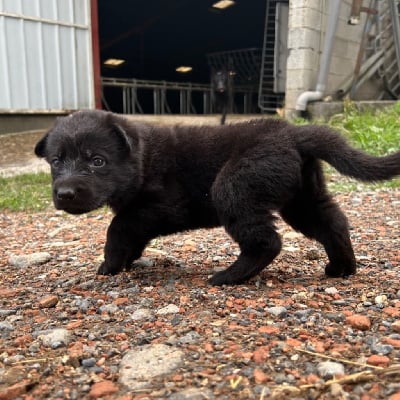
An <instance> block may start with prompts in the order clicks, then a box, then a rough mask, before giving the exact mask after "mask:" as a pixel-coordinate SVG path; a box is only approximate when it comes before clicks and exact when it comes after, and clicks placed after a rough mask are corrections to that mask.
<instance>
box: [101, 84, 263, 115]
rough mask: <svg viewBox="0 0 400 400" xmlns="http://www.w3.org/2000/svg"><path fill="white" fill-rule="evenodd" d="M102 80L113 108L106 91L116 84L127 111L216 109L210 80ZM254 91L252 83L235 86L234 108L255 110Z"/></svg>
mask: <svg viewBox="0 0 400 400" xmlns="http://www.w3.org/2000/svg"><path fill="white" fill-rule="evenodd" d="M101 81H102V88H103V99H102V100H103V103H104V105H105V106H106V108H108V109H110V110H111V108H112V107H110V106H109V101H108V99H107V95H106V93H105V92H106V88H114V89H117V90H118V92H120V93H119V94H118V95H119V96H120V98H121V99H120V100H121V102H122V112H123V113H124V114H149V113H153V114H201V113H202V114H210V113H213V112H214V109H215V107H214V105H213V104H212V102H211V86H210V85H208V84H198V83H186V82H169V81H151V80H141V79H123V78H105V77H103V78H102V80H101ZM255 94H256V93H255V91H254V89H253V88H252V87H246V86H235V104H236V107H235V109H234V112H237V113H244V114H248V113H251V112H254V110H253V109H252V108H253V105H252V98H253V96H254V95H255ZM194 96H196V99H194ZM172 97H173V100H172ZM194 100H195V101H194ZM150 103H151V104H150ZM177 105H178V107H176V106H177ZM149 110H151V111H149ZM112 111H115V110H112Z"/></svg>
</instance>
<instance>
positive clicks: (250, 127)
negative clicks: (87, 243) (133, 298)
mask: <svg viewBox="0 0 400 400" xmlns="http://www.w3.org/2000/svg"><path fill="white" fill-rule="evenodd" d="M35 152H36V154H37V155H38V156H39V157H46V159H47V161H48V162H49V163H50V164H51V166H52V167H51V169H52V177H53V199H54V204H55V206H56V208H58V209H63V210H65V211H67V212H69V213H74V214H79V213H84V212H88V211H91V210H94V209H96V208H98V207H100V206H102V205H104V204H108V205H109V206H111V208H112V209H113V211H114V212H115V217H114V219H113V220H112V222H111V225H110V227H109V229H108V233H107V243H106V246H105V261H104V263H103V264H102V265H101V266H100V268H99V271H98V273H99V274H117V273H118V272H120V271H121V270H123V268H125V267H128V266H129V265H130V264H131V263H132V262H133V261H134V260H135V259H137V258H139V257H140V256H141V254H142V251H143V249H144V248H145V246H146V244H147V243H148V242H149V240H151V239H152V238H154V237H156V236H159V235H168V234H171V233H174V232H179V231H183V230H188V229H196V228H201V227H206V228H207V227H215V226H221V225H222V226H224V227H225V229H226V231H227V232H228V233H229V234H230V235H231V237H232V238H233V239H234V240H235V241H236V242H238V244H239V246H240V250H241V253H240V255H239V257H238V259H237V260H236V261H235V262H234V263H233V264H232V265H231V266H230V267H229V268H227V269H226V270H225V271H222V272H218V273H217V274H215V275H214V276H213V277H212V278H211V280H210V282H211V283H212V284H214V285H222V284H237V283H242V282H244V281H246V280H247V279H249V278H251V277H253V276H255V275H256V274H258V273H259V272H260V271H261V270H262V269H263V268H265V267H266V266H267V265H268V264H270V263H271V261H272V260H273V259H274V258H275V257H276V256H277V255H278V254H279V252H280V250H281V239H280V237H279V235H278V233H277V232H276V230H275V226H274V216H273V212H274V211H277V212H279V213H280V214H281V215H282V217H283V219H284V220H285V221H286V222H287V223H288V224H290V225H291V226H292V227H293V228H294V229H296V230H298V231H300V232H302V233H303V234H304V235H305V236H307V237H309V238H314V239H316V240H318V241H319V242H321V243H322V244H323V245H324V247H325V249H326V252H327V254H328V258H329V264H328V265H327V267H326V274H327V275H329V276H346V275H350V274H354V273H355V272H356V263H355V257H354V253H353V249H352V245H351V242H350V237H349V231H348V225H347V220H346V217H345V216H344V214H343V213H342V211H341V210H340V209H339V207H338V205H337V204H336V203H335V202H334V201H333V200H332V197H331V196H330V195H329V193H328V192H327V190H326V186H325V180H324V176H323V173H322V169H321V163H320V159H321V160H325V161H327V162H328V163H330V164H331V165H333V166H334V167H335V168H336V169H337V170H338V171H340V172H341V173H343V174H345V175H349V176H352V177H354V178H357V179H360V180H364V181H375V180H384V179H390V178H392V177H394V176H396V175H399V174H400V152H397V153H394V154H392V155H389V156H386V157H373V156H370V155H367V154H365V153H363V152H361V151H359V150H355V149H353V148H351V147H349V146H348V145H347V144H346V142H345V141H344V140H343V138H342V137H341V136H340V135H338V134H337V133H335V132H333V131H332V130H331V129H329V128H327V127H323V126H301V127H295V126H292V125H290V124H289V123H287V122H285V121H283V120H278V119H260V120H255V121H250V122H246V123H239V124H234V125H228V126H215V127H212V126H207V127H205V126H189V127H188V126H176V127H171V128H170V127H153V126H149V125H142V124H138V123H135V122H130V121H128V120H126V119H124V118H123V117H121V116H118V115H115V114H112V113H106V112H102V111H84V112H77V113H74V114H72V115H71V116H69V117H64V118H60V119H59V120H58V121H57V122H56V123H55V125H54V127H53V128H52V129H51V130H50V131H49V132H48V133H47V134H46V136H45V137H44V138H43V139H42V140H41V141H40V142H39V143H38V144H37V145H36V148H35Z"/></svg>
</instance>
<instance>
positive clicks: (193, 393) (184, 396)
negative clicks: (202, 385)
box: [168, 388, 215, 400]
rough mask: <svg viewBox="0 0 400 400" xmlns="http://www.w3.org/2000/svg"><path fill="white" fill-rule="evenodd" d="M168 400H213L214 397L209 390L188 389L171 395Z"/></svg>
mask: <svg viewBox="0 0 400 400" xmlns="http://www.w3.org/2000/svg"><path fill="white" fill-rule="evenodd" d="M168 399H169V400H205V399H208V400H214V399H215V396H214V394H213V392H212V391H211V390H209V389H197V388H189V389H185V390H182V391H181V392H177V393H173V394H172V395H171V396H169V397H168Z"/></svg>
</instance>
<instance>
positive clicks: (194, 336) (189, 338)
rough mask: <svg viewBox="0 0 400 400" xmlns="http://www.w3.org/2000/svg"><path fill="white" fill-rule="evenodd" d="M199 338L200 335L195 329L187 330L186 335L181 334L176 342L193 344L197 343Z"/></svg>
mask: <svg viewBox="0 0 400 400" xmlns="http://www.w3.org/2000/svg"><path fill="white" fill-rule="evenodd" d="M200 339H201V336H200V335H199V334H198V333H197V332H196V331H191V332H188V333H187V334H186V335H184V336H182V337H181V338H180V339H179V340H178V343H180V344H194V343H198V342H199V340H200Z"/></svg>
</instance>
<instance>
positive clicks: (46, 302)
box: [39, 295, 58, 308]
mask: <svg viewBox="0 0 400 400" xmlns="http://www.w3.org/2000/svg"><path fill="white" fill-rule="evenodd" d="M57 303H58V296H55V295H50V296H46V297H43V298H41V299H40V300H39V307H40V308H51V307H54V306H56V305H57Z"/></svg>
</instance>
